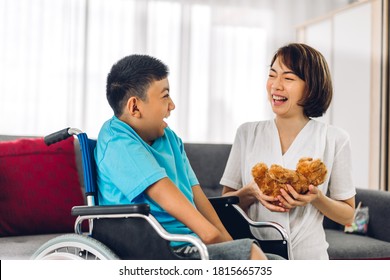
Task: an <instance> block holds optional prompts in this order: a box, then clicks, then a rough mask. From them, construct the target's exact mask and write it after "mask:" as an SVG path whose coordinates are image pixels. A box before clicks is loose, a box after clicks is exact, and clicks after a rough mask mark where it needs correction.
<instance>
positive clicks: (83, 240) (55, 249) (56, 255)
mask: <svg viewBox="0 0 390 280" xmlns="http://www.w3.org/2000/svg"><path fill="white" fill-rule="evenodd" d="M31 259H36V260H37V259H41V260H118V259H119V258H118V256H117V255H116V254H115V253H114V252H112V251H111V250H110V249H109V248H108V247H107V246H106V245H104V244H103V243H101V242H99V241H97V240H96V239H93V238H91V237H88V236H84V235H78V234H66V235H61V236H58V237H55V238H53V239H51V240H49V241H47V242H46V243H45V244H43V245H42V246H41V247H40V248H39V249H38V250H37V251H36V252H35V253H34V255H33V256H32V257H31Z"/></svg>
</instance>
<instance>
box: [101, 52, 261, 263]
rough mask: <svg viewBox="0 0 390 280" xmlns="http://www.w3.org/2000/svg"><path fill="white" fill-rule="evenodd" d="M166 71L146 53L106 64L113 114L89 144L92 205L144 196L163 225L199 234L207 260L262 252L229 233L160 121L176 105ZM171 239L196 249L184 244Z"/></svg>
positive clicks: (180, 250)
mask: <svg viewBox="0 0 390 280" xmlns="http://www.w3.org/2000/svg"><path fill="white" fill-rule="evenodd" d="M167 77H168V68H167V66H166V65H165V64H164V63H162V62H161V61H160V60H158V59H156V58H153V57H150V56H147V55H130V56H127V57H125V58H123V59H121V60H119V61H118V62H117V63H116V64H114V65H113V66H112V68H111V71H110V73H109V74H108V77H107V88H106V94H107V100H108V103H109V105H110V106H111V108H112V109H113V111H114V116H113V117H112V118H111V119H109V120H108V121H106V122H105V123H104V124H103V126H102V128H101V130H100V133H99V136H98V140H97V145H96V150H95V159H96V165H97V183H98V186H99V188H98V189H99V193H98V199H99V204H100V205H117V204H131V203H147V204H149V205H150V211H151V213H152V214H153V215H154V217H155V218H156V219H157V220H158V221H159V222H160V223H161V224H162V226H163V227H164V228H165V229H166V230H167V231H168V232H170V233H174V234H175V233H177V234H190V235H194V236H198V237H199V238H200V239H201V240H202V241H203V243H205V244H206V246H207V249H208V252H209V256H210V259H267V257H266V255H265V254H264V253H263V251H262V250H261V249H260V248H259V246H258V245H257V244H256V242H255V241H254V240H252V239H240V240H232V237H231V236H230V234H229V233H228V232H227V231H226V229H225V227H224V226H223V224H222V223H221V221H220V219H219V217H218V215H217V214H216V212H215V210H214V208H213V207H212V205H211V204H210V202H209V200H208V199H207V197H206V196H205V194H204V193H203V191H202V189H201V187H200V186H199V183H198V180H197V178H196V176H195V174H194V172H193V170H192V168H191V166H190V164H189V161H188V159H187V156H186V153H185V151H184V145H183V143H182V140H181V139H180V138H179V137H178V136H177V135H176V134H175V133H174V132H173V131H172V130H171V129H170V128H169V127H168V125H167V123H166V122H165V121H164V119H166V118H168V117H169V115H170V113H171V111H172V110H174V109H175V104H174V103H173V101H172V99H171V97H170V95H169V82H168V78H167ZM171 246H172V248H173V250H174V251H175V252H176V253H177V254H179V255H183V256H186V257H197V256H198V252H197V250H196V248H195V247H191V246H189V245H188V243H184V242H171Z"/></svg>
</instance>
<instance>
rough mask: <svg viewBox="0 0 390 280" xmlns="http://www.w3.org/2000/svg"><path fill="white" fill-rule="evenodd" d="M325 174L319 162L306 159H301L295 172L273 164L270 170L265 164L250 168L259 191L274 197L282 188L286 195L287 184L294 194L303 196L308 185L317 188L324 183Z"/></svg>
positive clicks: (323, 165) (324, 169)
mask: <svg viewBox="0 0 390 280" xmlns="http://www.w3.org/2000/svg"><path fill="white" fill-rule="evenodd" d="M326 174H327V170H326V166H325V164H324V163H323V162H322V161H321V160H319V159H316V160H313V159H312V158H309V157H306V158H301V159H300V160H299V162H298V164H297V170H290V169H287V168H284V167H282V166H280V165H277V164H273V165H271V167H270V168H268V166H267V165H266V164H265V163H258V164H256V165H255V166H254V167H253V168H252V176H253V178H254V180H255V182H256V184H257V185H258V186H259V188H260V190H261V191H262V192H263V193H264V194H265V195H269V196H273V197H276V196H277V195H279V194H280V189H281V188H283V189H284V190H286V191H287V192H288V193H289V191H288V189H287V184H289V185H291V186H292V187H293V188H294V189H295V190H296V192H298V193H300V194H304V193H306V192H307V191H308V190H309V185H314V186H318V185H320V184H322V183H323V182H324V181H325V178H326Z"/></svg>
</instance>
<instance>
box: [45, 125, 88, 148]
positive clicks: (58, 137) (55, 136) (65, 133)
mask: <svg viewBox="0 0 390 280" xmlns="http://www.w3.org/2000/svg"><path fill="white" fill-rule="evenodd" d="M80 133H82V131H80V130H79V129H77V128H70V127H67V128H64V129H61V130H59V131H56V132H54V133H51V134H49V135H47V136H45V137H44V138H43V141H44V142H45V144H46V145H47V146H50V145H51V144H54V143H57V142H60V141H62V140H65V139H67V138H69V137H71V136H73V135H78V134H80Z"/></svg>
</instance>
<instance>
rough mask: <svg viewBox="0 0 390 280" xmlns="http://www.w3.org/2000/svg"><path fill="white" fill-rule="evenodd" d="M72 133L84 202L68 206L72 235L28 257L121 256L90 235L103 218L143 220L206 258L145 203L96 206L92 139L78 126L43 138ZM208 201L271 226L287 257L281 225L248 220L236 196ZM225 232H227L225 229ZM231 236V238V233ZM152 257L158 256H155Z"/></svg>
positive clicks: (189, 238)
mask: <svg viewBox="0 0 390 280" xmlns="http://www.w3.org/2000/svg"><path fill="white" fill-rule="evenodd" d="M72 136H77V138H78V141H79V144H80V150H81V155H82V167H83V175H84V185H85V195H86V200H87V205H83V206H74V207H73V208H72V215H73V216H77V218H76V221H75V226H74V230H75V233H74V234H65V235H61V236H58V237H56V238H53V239H52V240H49V241H48V242H46V243H45V244H43V245H42V246H41V247H40V248H39V249H38V250H37V251H36V252H35V253H34V255H33V256H32V259H73V260H74V259H76V260H79V259H86V260H89V259H122V256H121V255H120V256H118V254H117V252H114V251H113V250H112V248H109V246H107V245H106V244H104V242H101V241H99V240H97V239H95V238H93V235H94V231H93V229H94V220H104V219H141V220H143V221H146V222H147V224H149V225H150V226H151V227H152V228H153V230H154V231H155V233H157V235H158V236H159V237H160V238H161V239H162V240H163V241H162V242H163V243H164V242H165V243H166V245H167V246H169V245H168V244H169V242H170V241H182V242H188V243H190V244H192V245H193V246H195V247H196V248H197V249H198V252H199V255H200V258H201V259H202V260H208V259H209V255H208V251H207V247H206V245H205V244H204V243H203V242H202V241H201V240H200V239H199V238H197V237H194V236H191V235H183V234H171V233H168V232H167V231H166V230H165V229H164V228H163V227H162V226H161V224H160V223H159V222H158V221H157V220H156V219H155V218H154V217H153V215H152V214H151V213H150V209H149V205H147V204H131V205H113V206H105V205H104V206H97V205H96V204H97V203H96V202H97V197H96V190H97V186H96V167H95V160H94V156H93V153H94V147H95V146H96V140H91V139H89V138H88V136H87V134H86V133H84V132H82V131H81V130H79V129H76V128H65V129H62V130H60V131H57V132H55V133H52V134H50V135H48V136H46V137H45V138H44V141H45V143H46V144H47V145H51V144H54V143H57V142H59V141H62V140H65V139H67V138H69V137H72ZM210 202H211V203H212V204H213V206H214V208H215V209H216V211H217V213H218V214H219V215H220V212H221V211H224V210H223V208H226V207H230V208H231V207H233V209H235V210H236V211H237V213H238V214H239V215H240V216H241V218H243V219H244V221H245V222H246V223H247V225H248V226H252V227H272V228H275V229H276V230H277V231H278V232H279V233H280V234H281V237H282V239H281V240H280V241H277V242H278V244H282V246H283V250H282V251H280V250H279V251H277V253H278V254H281V255H282V256H283V257H285V258H287V259H288V253H287V245H288V242H287V241H288V235H287V232H286V231H285V229H284V228H283V227H281V226H280V225H278V224H276V223H273V222H254V221H252V220H250V219H249V218H248V217H247V216H246V214H245V213H244V212H243V211H242V210H241V208H240V207H239V206H238V205H236V204H237V203H238V197H220V198H211V199H210ZM218 205H219V206H222V208H221V207H219V208H218ZM231 209H232V208H231ZM220 217H221V216H220ZM221 220H223V219H221ZM84 221H88V232H87V233H86V232H83V230H82V224H83V222H84ZM223 222H224V221H223ZM228 231H229V232H230V230H229V229H228ZM233 231H234V230H233ZM245 234H247V233H245ZM103 235H104V234H103ZM232 236H233V238H235V236H234V235H233V234H232ZM242 237H250V238H254V237H253V235H251V234H248V235H247V236H238V237H237V238H242ZM103 239H104V238H103ZM260 243H261V242H260ZM122 255H123V254H122ZM163 255H164V254H163ZM149 257H150V256H148V258H149ZM124 258H125V259H131V258H132V256H129V255H127V254H124ZM164 258H168V259H171V258H172V259H183V258H181V257H180V256H177V255H175V254H174V253H173V252H172V251H171V252H170V253H166V254H165V255H164ZM155 259H160V258H159V257H158V256H157V257H156V258H155Z"/></svg>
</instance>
